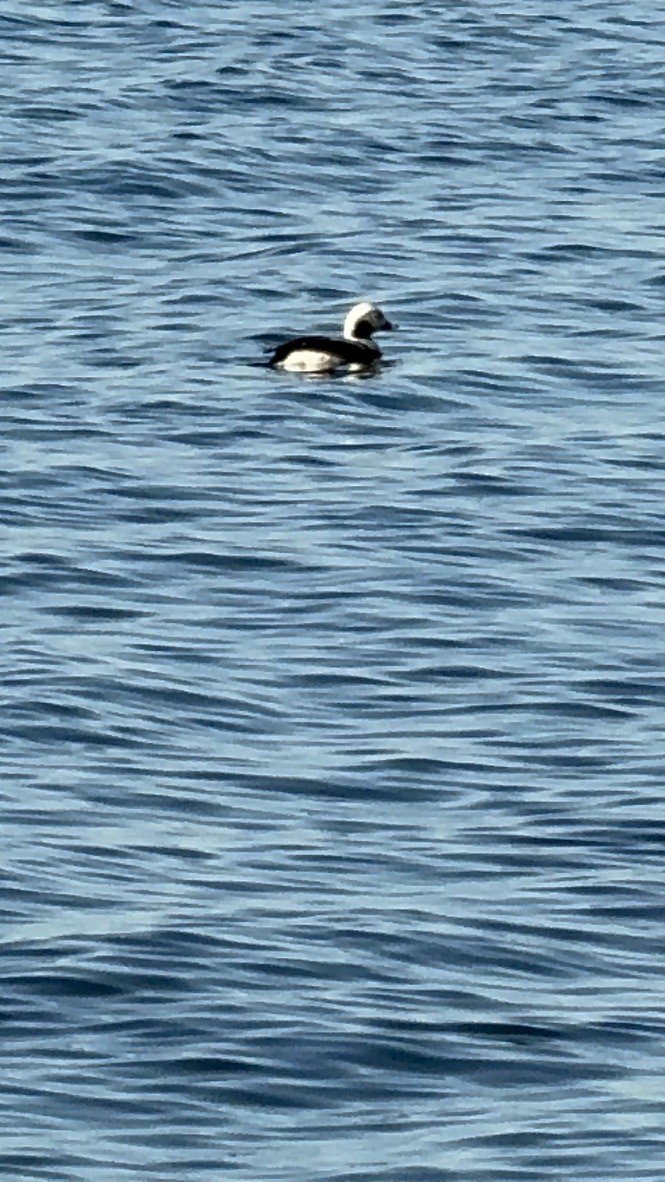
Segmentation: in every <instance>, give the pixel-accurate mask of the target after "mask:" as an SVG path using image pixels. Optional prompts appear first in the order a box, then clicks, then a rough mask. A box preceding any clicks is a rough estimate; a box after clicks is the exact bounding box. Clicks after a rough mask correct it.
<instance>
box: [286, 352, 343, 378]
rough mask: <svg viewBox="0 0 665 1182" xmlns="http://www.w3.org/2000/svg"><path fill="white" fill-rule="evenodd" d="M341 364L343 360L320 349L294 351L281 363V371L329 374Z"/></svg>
mask: <svg viewBox="0 0 665 1182" xmlns="http://www.w3.org/2000/svg"><path fill="white" fill-rule="evenodd" d="M340 364H341V358H340V357H335V355H334V354H333V353H323V352H321V351H320V350H318V349H294V350H293V352H291V353H288V354H287V356H286V357H285V358H284V360H283V361H280V362H279V368H280V369H288V370H289V371H290V372H293V373H296V372H299V373H329V372H330V371H331V370H333V369H337V367H338V366H339V365H340Z"/></svg>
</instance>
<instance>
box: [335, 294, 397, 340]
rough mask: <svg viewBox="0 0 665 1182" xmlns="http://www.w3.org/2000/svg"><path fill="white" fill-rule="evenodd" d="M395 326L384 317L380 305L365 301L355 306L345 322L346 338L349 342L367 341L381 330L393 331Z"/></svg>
mask: <svg viewBox="0 0 665 1182" xmlns="http://www.w3.org/2000/svg"><path fill="white" fill-rule="evenodd" d="M392 327H393V325H392V324H391V323H390V321H389V320H387V319H386V317H385V316H384V315H383V312H382V311H381V309H380V308H379V306H378V304H370V302H369V300H363V302H362V303H361V304H355V305H354V307H353V308H352V309H351V311H350V312H349V313H347V316H346V319H345V321H344V336H345V337H346V339H347V341H367V340H369V339H370V337H371V336H372V333H375V332H379V331H380V330H381V329H391V328H392Z"/></svg>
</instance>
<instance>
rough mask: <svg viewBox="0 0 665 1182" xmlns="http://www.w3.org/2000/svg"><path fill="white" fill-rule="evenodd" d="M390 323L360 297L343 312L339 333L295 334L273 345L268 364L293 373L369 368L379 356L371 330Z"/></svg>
mask: <svg viewBox="0 0 665 1182" xmlns="http://www.w3.org/2000/svg"><path fill="white" fill-rule="evenodd" d="M393 327H394V326H393V325H392V324H391V323H390V321H389V320H387V319H386V317H385V316H384V314H383V312H382V311H381V309H380V308H379V307H378V306H377V305H376V304H371V303H370V302H369V301H368V300H363V302H362V303H360V304H355V305H354V306H353V308H351V311H350V312H348V313H347V315H346V318H345V320H344V328H343V329H342V334H343V335H342V336H341V337H338V338H335V337H323V336H320V337H319V336H307V337H295V338H294V340H292V341H285V342H284V344H282V345H278V346H277V348H276V349H275V352H274V353H273V355H272V357H271V358H270V360H269V362H268V365H271V366H273V367H274V368H275V369H286V370H289V371H291V372H294V373H295V372H301V373H334V372H335V371H336V370H340V369H346V370H347V371H350V370H356V371H357V370H361V369H369V368H370V367H371V366H372V365H374V364H375V362H377V361H378V360H379V358H380V357H381V350H380V349H379V347H378V345H376V344H375V343H374V341H373V340H372V334H373V333H375V332H381V331H386V330H389V329H392V328H393Z"/></svg>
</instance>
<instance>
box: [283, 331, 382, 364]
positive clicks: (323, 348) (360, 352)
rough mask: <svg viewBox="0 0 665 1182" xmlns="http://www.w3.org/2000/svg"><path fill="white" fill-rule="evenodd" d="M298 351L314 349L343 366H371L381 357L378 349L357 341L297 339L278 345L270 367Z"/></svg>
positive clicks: (315, 338)
mask: <svg viewBox="0 0 665 1182" xmlns="http://www.w3.org/2000/svg"><path fill="white" fill-rule="evenodd" d="M298 349H314V350H316V352H319V353H332V355H333V356H334V357H339V360H340V364H342V365H371V364H372V362H373V361H376V359H377V357H378V356H379V351H378V349H376V348H371V347H370V346H368V345H361V344H356V342H355V341H345V340H344V339H343V338H341V337H340V339H339V340H331V338H330V337H316V336H311V337H296V338H295V339H294V340H292V341H285V342H284V344H283V345H278V346H277V348H276V349H275V352H274V353H273V355H272V357H271V358H270V360H269V362H268V365H279V364H280V362H281V361H284V360H285V358H287V357H288V356H289V353H295V352H296V350H298Z"/></svg>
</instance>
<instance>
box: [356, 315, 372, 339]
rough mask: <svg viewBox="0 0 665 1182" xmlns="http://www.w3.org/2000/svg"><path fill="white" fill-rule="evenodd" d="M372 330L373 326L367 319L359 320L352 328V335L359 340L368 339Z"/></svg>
mask: <svg viewBox="0 0 665 1182" xmlns="http://www.w3.org/2000/svg"><path fill="white" fill-rule="evenodd" d="M373 332H374V326H373V325H372V324H370V322H369V320H359V321H358V323H357V324H356V327H355V328H354V330H353V333H354V336H356V337H358V339H359V340H361V341H368V340H369V338H370V337H371V335H372V333H373Z"/></svg>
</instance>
